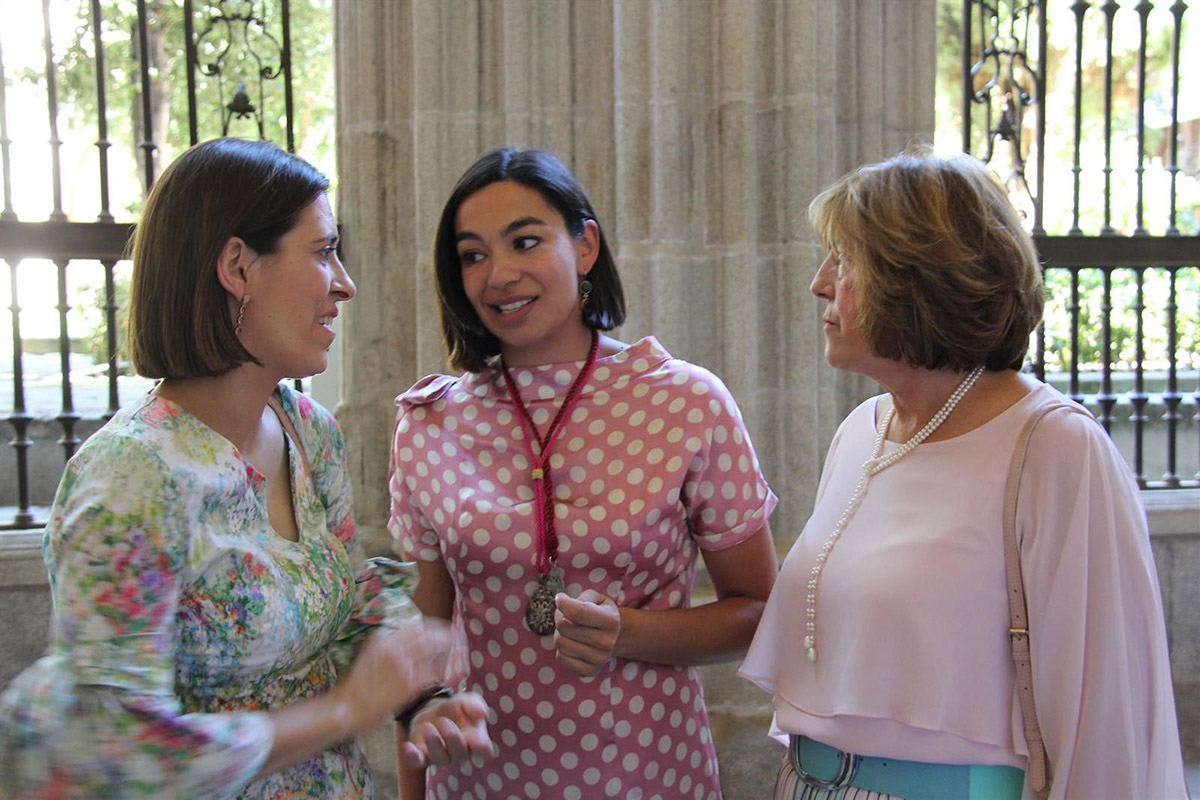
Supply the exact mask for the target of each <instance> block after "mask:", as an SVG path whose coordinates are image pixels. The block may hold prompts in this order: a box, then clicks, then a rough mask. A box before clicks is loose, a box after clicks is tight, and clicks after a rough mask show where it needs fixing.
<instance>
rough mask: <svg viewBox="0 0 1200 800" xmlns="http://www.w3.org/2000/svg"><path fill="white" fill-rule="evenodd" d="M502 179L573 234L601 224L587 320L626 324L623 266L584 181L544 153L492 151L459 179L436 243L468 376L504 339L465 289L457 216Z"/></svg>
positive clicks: (449, 319)
mask: <svg viewBox="0 0 1200 800" xmlns="http://www.w3.org/2000/svg"><path fill="white" fill-rule="evenodd" d="M500 181H512V182H513V183H519V184H521V185H522V186H526V187H528V188H530V189H533V190H535V191H536V192H537V193H538V194H540V195H541V196H542V197H543V198H544V199H545V201H546V202H547V203H548V204H549V205H550V206H551V207H552V208H553V209H554V210H555V211H557V212H558V213H559V215H561V216H562V218H563V222H564V223H565V224H566V228H567V231H568V232H570V234H571V235H572V236H576V237H579V236H582V235H583V229H584V224H585V223H586V222H587V221H588V220H592V221H593V222H595V223H596V228H597V230H598V231H599V234H600V252H599V255H598V256H597V257H596V263H595V264H594V265H593V266H592V270H591V272H589V273H588V276H587V279H588V281H589V282H590V283H591V284H592V291H591V294H590V296H589V298H588V303H587V307H586V308H585V309H584V310H583V322H584V324H585V325H587V326H588V327H589V328H591V329H592V330H600V331H610V330H612V329H613V328H615V327H617V326H618V325H620V324H621V323H622V322H624V321H625V293H624V291H623V290H622V289H621V278H620V276H619V275H618V274H617V265H616V262H615V261H613V257H612V251H610V250H609V249H608V242H607V241H606V240H605V238H604V229H603V228H602V227H601V226H600V221H599V220H598V219H596V212H595V211H594V210H592V204H591V201H589V200H588V197H587V194H586V193H585V192H584V191H583V187H582V186H581V185H580V184H579V181H578V180H576V179H575V176H574V175H572V174H571V171H570V170H568V169H567V168H566V166H564V165H563V163H562V162H561V161H559V160H558V159H557V158H555V157H554V156H553V155H552V154H550V153H547V152H545V151H544V150H529V149H525V148H518V147H502V148H499V149H496V150H490V151H488V152H487V153H484V154H483V155H482V156H480V157H479V160H478V161H476V162H475V163H474V164H472V165H471V167H470V168H469V169H468V170H467V171H466V172H465V173H463V176H462V177H461V178H459V180H458V184H457V185H456V186H455V187H454V191H453V192H451V193H450V199H448V200H447V201H446V205H445V207H444V208H443V209H442V216H441V219H440V220H439V222H438V228H437V235H436V237H435V239H434V243H433V267H434V273H435V274H436V277H437V293H438V302H439V304H440V306H441V313H442V335H443V337H444V338H445V342H446V352H447V354H448V356H449V359H450V363H451V364H452V365H453V366H454V367H455V369H461V370H465V371H467V372H479V371H481V370H482V369H484V367H485V366H487V360H488V359H489V358H491V357H492V356H494V355H497V354H498V353H499V352H500V340H499V339H497V338H496V337H495V336H494V335H493V334H492V332H491V331H489V330H488V329H487V328H486V327H485V326H484V324H483V322H482V321H480V319H479V315H478V314H476V313H475V308H474V307H473V306H472V305H471V301H470V300H468V299H467V295H466V293H465V292H464V291H463V282H462V264H461V263H460V262H459V258H458V243H457V242H456V241H455V236H456V235H457V231H456V230H455V218H456V217H457V216H458V209H459V207H460V206H462V204H463V201H465V200H466V199H467V198H468V197H470V196H471V195H473V194H475V193H476V192H478V191H479V190H480V189H483V188H485V187H487V186H490V185H491V184H493V183H498V182H500Z"/></svg>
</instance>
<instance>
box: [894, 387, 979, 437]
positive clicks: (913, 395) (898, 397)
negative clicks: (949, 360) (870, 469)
mask: <svg viewBox="0 0 1200 800" xmlns="http://www.w3.org/2000/svg"><path fill="white" fill-rule="evenodd" d="M965 377H966V373H965V372H955V371H951V370H927V369H907V370H903V371H898V374H897V375H895V376H894V377H893V376H889V379H888V381H887V382H886V383H884V382H883V381H881V383H882V384H883V387H884V388H885V389H886V390H887V391H888V394H890V395H891V399H892V405H893V406H894V407H895V409H896V411H895V413H893V414H892V422H891V425H890V426H889V427H888V431H887V438H888V440H889V441H894V442H906V441H908V440H909V439H911V438H912V437H913V436H914V435H915V434H916V433H917V431H919V430H921V428H923V427H925V425H926V423H928V422H929V420H931V419H933V417H934V415H935V414H937V413H938V411H940V410H941V408H942V406H944V405H945V404H946V400H947V399H948V398H949V397H950V395H951V394H953V392H954V390H955V389H956V388H957V387H958V385H959V384H960V383H962V381H963V378H965ZM965 400H966V398H965V397H964V398H963V401H965ZM959 405H960V406H961V405H962V403H961V402H960V404H959ZM934 435H935V436H936V432H935V434H934ZM931 438H932V437H931Z"/></svg>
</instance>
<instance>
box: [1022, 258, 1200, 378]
mask: <svg viewBox="0 0 1200 800" xmlns="http://www.w3.org/2000/svg"><path fill="white" fill-rule="evenodd" d="M1137 273H1138V271H1137V270H1132V269H1122V270H1116V271H1114V272H1113V275H1112V283H1111V287H1110V290H1109V297H1110V298H1111V300H1110V303H1109V307H1110V311H1109V331H1110V337H1111V359H1112V366H1113V369H1114V370H1118V371H1120V370H1132V369H1134V368H1135V367H1136V366H1137V361H1138V358H1137V346H1138V338H1137V317H1138V314H1137V312H1138V308H1137V305H1138V302H1137ZM1171 273H1172V270H1167V269H1146V270H1143V271H1142V275H1143V295H1142V305H1143V311H1142V348H1143V356H1142V363H1143V366H1144V368H1145V369H1147V370H1164V369H1166V368H1167V366H1168V364H1169V362H1170V357H1169V347H1168V341H1169V336H1168V322H1169V319H1168V307H1169V306H1170V304H1171V303H1170V288H1171ZM1174 275H1175V331H1176V342H1175V348H1174V350H1175V361H1176V365H1177V366H1178V368H1179V369H1184V370H1187V369H1200V269H1197V268H1189V269H1179V270H1174ZM1077 280H1078V292H1079V329H1078V336H1079V358H1078V360H1079V368H1080V370H1081V371H1085V372H1087V371H1095V370H1099V369H1101V367H1102V365H1103V363H1104V360H1105V358H1104V356H1105V353H1104V339H1103V330H1104V327H1103V326H1104V316H1105V294H1104V272H1103V271H1102V270H1099V269H1083V270H1079V271H1078V279H1077ZM1046 294H1047V302H1046V314H1045V326H1046V370H1047V371H1048V372H1067V371H1068V370H1070V368H1071V354H1072V351H1071V308H1070V307H1071V297H1072V292H1071V273H1070V271H1069V270H1066V269H1052V270H1049V271H1048V272H1047V275H1046Z"/></svg>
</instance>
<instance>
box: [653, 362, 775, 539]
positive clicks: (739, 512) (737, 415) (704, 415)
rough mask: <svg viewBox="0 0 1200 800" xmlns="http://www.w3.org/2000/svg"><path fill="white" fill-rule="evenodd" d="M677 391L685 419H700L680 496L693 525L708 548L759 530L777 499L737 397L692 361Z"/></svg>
mask: <svg viewBox="0 0 1200 800" xmlns="http://www.w3.org/2000/svg"><path fill="white" fill-rule="evenodd" d="M686 374H687V375H688V377H687V379H686V380H682V381H678V383H677V386H678V391H680V392H682V396H683V397H684V398H686V400H687V403H686V405H685V406H684V408H686V409H687V410H686V411H684V412H683V413H684V414H685V415H686V416H685V419H688V420H689V421H691V420H696V421H697V422H696V424H695V426H694V427H692V428H689V430H690V431H692V432H693V433H699V434H700V435H699V436H697V437H696V438H698V440H699V449H698V450H697V451H696V452H694V453H693V455H692V459H691V463H690V465H689V467H688V470H687V475H686V477H685V480H684V486H683V493H682V495H681V499H682V502H683V505H684V507H685V508H686V511H687V518H688V525H689V527H690V529H691V531H692V535H693V536H694V537H695V538H696V541H697V544H698V545H699V546H700V547H701V548H702V549H705V550H723V549H726V548H728V547H733V546H734V545H737V544H740V543H742V542H744V541H746V540H747V539H749V538H750V537H751V536H753V535H754V534H756V533H758V531H759V530H760V529H762V527H763V525H765V524H766V522H767V520H768V518H770V516H771V512H772V511H773V510H774V508H775V505H776V503H777V502H778V498H776V496H775V494H774V492H772V491H771V488H770V486H768V484H767V480H766V478H765V477H764V476H763V474H762V470H761V468H760V467H759V463H758V456H757V455H756V454H755V452H754V445H753V444H752V443H751V441H750V434H749V432H748V431H747V430H746V424H745V422H744V420H743V419H742V414H741V411H740V410H739V409H738V406H737V403H736V402H735V401H734V399H733V396H732V395H731V394H730V393H729V390H728V389H727V388H726V387H725V384H724V383H722V382H721V380H720V379H719V378H717V377H716V376H715V375H713V374H712V373H710V372H708V371H707V370H703V369H700V368H699V367H694V366H692V365H687V371H686Z"/></svg>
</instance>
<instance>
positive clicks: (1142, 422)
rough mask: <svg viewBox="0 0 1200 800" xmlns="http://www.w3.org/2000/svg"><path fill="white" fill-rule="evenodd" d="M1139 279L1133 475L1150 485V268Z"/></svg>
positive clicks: (1132, 400) (1137, 273)
mask: <svg viewBox="0 0 1200 800" xmlns="http://www.w3.org/2000/svg"><path fill="white" fill-rule="evenodd" d="M1133 272H1134V277H1135V279H1136V281H1137V296H1136V299H1135V300H1134V305H1133V310H1134V312H1135V313H1136V314H1137V332H1136V333H1135V343H1136V345H1135V346H1136V355H1135V357H1134V358H1135V361H1134V373H1133V393H1132V394H1131V395H1130V396H1129V402H1130V403H1131V404H1132V405H1133V414H1132V415H1131V418H1132V420H1133V474H1134V475H1135V476H1136V477H1137V482H1138V486H1141V487H1143V488H1144V487H1145V486H1146V455H1145V452H1144V442H1143V439H1144V438H1145V435H1146V401H1147V400H1148V399H1149V397H1148V396H1147V394H1146V331H1145V324H1144V320H1143V318H1142V317H1143V314H1144V313H1145V311H1146V270H1145V268H1143V267H1138V268H1136V269H1134V271H1133Z"/></svg>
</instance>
